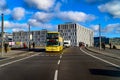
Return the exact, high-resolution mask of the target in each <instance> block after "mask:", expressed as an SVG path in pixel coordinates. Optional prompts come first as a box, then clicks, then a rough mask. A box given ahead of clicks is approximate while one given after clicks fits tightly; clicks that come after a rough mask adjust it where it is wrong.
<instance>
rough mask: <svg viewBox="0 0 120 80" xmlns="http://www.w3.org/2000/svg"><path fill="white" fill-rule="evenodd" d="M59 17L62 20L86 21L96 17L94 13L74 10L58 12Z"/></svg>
mask: <svg viewBox="0 0 120 80" xmlns="http://www.w3.org/2000/svg"><path fill="white" fill-rule="evenodd" d="M57 17H58V18H60V19H62V20H67V21H73V22H86V21H91V20H94V19H95V16H94V15H90V14H85V13H83V12H77V11H76V12H74V11H68V12H67V11H66V12H59V13H57Z"/></svg>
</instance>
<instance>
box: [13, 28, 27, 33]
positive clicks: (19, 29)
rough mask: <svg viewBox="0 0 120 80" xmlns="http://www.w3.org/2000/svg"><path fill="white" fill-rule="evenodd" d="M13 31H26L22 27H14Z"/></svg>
mask: <svg viewBox="0 0 120 80" xmlns="http://www.w3.org/2000/svg"><path fill="white" fill-rule="evenodd" d="M12 31H13V32H19V31H25V30H24V29H21V28H14V29H12Z"/></svg>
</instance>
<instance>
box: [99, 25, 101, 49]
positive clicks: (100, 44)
mask: <svg viewBox="0 0 120 80" xmlns="http://www.w3.org/2000/svg"><path fill="white" fill-rule="evenodd" d="M99 49H100V50H101V27H100V24H99Z"/></svg>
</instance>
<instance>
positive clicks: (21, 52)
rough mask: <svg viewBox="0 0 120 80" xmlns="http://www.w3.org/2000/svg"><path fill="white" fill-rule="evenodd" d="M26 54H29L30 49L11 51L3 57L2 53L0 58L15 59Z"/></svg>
mask: <svg viewBox="0 0 120 80" xmlns="http://www.w3.org/2000/svg"><path fill="white" fill-rule="evenodd" d="M26 52H28V49H19V50H10V51H8V52H7V53H5V52H3V55H2V56H1V52H0V58H8V57H14V56H18V55H21V54H24V53H26Z"/></svg>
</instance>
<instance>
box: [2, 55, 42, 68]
mask: <svg viewBox="0 0 120 80" xmlns="http://www.w3.org/2000/svg"><path fill="white" fill-rule="evenodd" d="M39 54H40V53H38V54H35V55H31V56H28V57H25V58H22V59H18V60H15V61H11V62H8V63H5V64H2V65H0V68H1V67H3V66H7V65H10V64H12V63H15V62H19V61H22V60H25V59H28V58H31V57H34V56H37V55H39Z"/></svg>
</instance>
